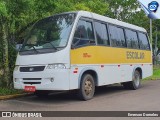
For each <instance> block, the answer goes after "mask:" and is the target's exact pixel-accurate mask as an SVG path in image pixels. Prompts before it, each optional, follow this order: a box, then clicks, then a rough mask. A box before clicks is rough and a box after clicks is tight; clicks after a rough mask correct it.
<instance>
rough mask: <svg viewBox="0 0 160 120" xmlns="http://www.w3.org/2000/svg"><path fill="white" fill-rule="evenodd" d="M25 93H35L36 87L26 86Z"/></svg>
mask: <svg viewBox="0 0 160 120" xmlns="http://www.w3.org/2000/svg"><path fill="white" fill-rule="evenodd" d="M24 91H26V92H35V91H36V87H35V86H25V87H24Z"/></svg>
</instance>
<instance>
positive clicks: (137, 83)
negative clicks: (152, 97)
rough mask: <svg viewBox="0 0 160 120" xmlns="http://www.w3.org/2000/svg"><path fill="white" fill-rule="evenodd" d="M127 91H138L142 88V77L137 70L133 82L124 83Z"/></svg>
mask: <svg viewBox="0 0 160 120" xmlns="http://www.w3.org/2000/svg"><path fill="white" fill-rule="evenodd" d="M122 85H123V86H124V88H125V89H131V90H136V89H138V88H140V86H141V75H140V72H139V71H138V70H135V72H134V75H133V80H132V81H130V82H124V83H122Z"/></svg>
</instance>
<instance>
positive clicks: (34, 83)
mask: <svg viewBox="0 0 160 120" xmlns="http://www.w3.org/2000/svg"><path fill="white" fill-rule="evenodd" d="M23 83H24V84H31V85H33V84H41V82H23Z"/></svg>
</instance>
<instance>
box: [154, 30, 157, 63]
mask: <svg viewBox="0 0 160 120" xmlns="http://www.w3.org/2000/svg"><path fill="white" fill-rule="evenodd" d="M157 40H158V36H157V27H156V39H155V48H154V55H155V59H154V60H155V61H154V62H155V65H156V64H157V63H156V62H157V61H156V56H157Z"/></svg>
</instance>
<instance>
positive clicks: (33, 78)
mask: <svg viewBox="0 0 160 120" xmlns="http://www.w3.org/2000/svg"><path fill="white" fill-rule="evenodd" d="M41 79H42V78H23V80H41Z"/></svg>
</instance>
